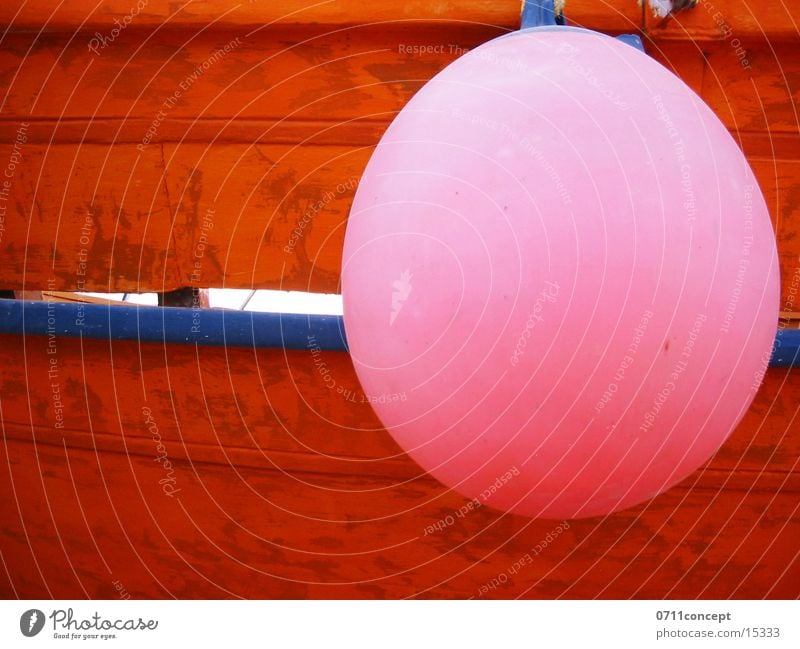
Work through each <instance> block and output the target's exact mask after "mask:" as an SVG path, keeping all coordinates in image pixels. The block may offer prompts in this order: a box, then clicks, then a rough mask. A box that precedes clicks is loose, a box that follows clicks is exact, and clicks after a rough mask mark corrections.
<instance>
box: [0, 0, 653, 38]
mask: <svg viewBox="0 0 800 649" xmlns="http://www.w3.org/2000/svg"><path fill="white" fill-rule="evenodd" d="M520 5H521V3H520V0H470V1H469V2H429V1H428V0H407V1H405V2H363V1H361V0H333V1H330V2H309V1H308V0H281V1H280V2H277V1H273V2H241V3H238V4H233V5H232V3H230V2H226V1H225V0H202V1H200V0H197V1H193V2H191V1H190V2H185V3H184V2H182V3H179V4H176V3H172V2H168V1H167V0H150V1H149V2H147V4H146V6H145V7H144V8H142V9H141V10H139V11H136V12H135V15H134V16H133V17H132V20H130V22H129V25H130V27H128V28H137V27H138V28H140V29H141V28H154V27H159V26H162V25H164V26H169V27H172V28H176V27H177V28H181V27H183V28H185V27H193V26H204V25H207V24H209V23H213V24H214V27H215V29H218V30H221V29H230V28H236V27H243V26H247V27H261V26H264V25H274V24H316V23H322V24H326V25H350V24H353V23H358V24H367V23H373V22H396V21H408V22H415V23H418V22H422V21H435V22H442V23H455V24H458V25H463V24H465V23H466V24H470V23H477V24H489V25H501V26H504V27H507V28H510V29H517V28H518V27H519V13H520ZM135 7H136V2H130V0H105V1H104V2H100V3H97V4H96V6H92V5H90V4H89V3H87V2H85V1H84V0H65V1H64V2H59V3H58V5H57V6H56V7H54V6H53V3H51V2H48V1H47V0H9V1H8V2H6V3H4V4H3V5H2V6H0V25H3V26H5V25H12V26H13V27H16V28H17V29H21V28H25V27H27V28H31V27H35V28H37V29H42V28H44V29H45V30H49V31H68V32H73V31H75V30H76V29H77V28H78V27H81V28H82V29H85V30H86V29H89V30H91V29H97V28H103V27H106V28H108V29H110V28H111V27H113V26H114V24H113V19H114V17H118V18H119V19H120V20H121V19H123V18H124V17H125V16H126V15H131V14H132V13H134V8H135ZM569 10H570V19H571V21H572V23H573V24H576V25H589V26H592V27H593V28H594V29H601V30H608V31H613V30H626V29H632V28H635V27H636V26H638V25H640V24H641V20H642V10H641V8H640V7H639V6H638V5H637V2H636V0H622V1H621V2H613V3H612V2H596V1H595V0H570V5H569Z"/></svg>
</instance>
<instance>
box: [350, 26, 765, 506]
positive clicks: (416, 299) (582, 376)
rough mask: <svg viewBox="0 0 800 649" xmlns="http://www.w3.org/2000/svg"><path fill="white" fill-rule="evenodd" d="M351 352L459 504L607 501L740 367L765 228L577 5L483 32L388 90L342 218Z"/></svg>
mask: <svg viewBox="0 0 800 649" xmlns="http://www.w3.org/2000/svg"><path fill="white" fill-rule="evenodd" d="M342 293H343V299H344V319H345V327H346V331H347V337H348V341H349V345H350V350H351V354H352V357H353V361H354V363H355V368H356V372H357V373H358V377H359V379H360V381H361V384H362V386H363V388H364V391H365V392H366V394H367V395H368V396H369V398H370V401H371V402H372V404H373V406H374V408H375V410H376V412H377V414H378V416H379V417H380V419H381V421H382V422H383V424H384V425H385V426H386V428H387V429H388V430H389V432H390V433H391V434H392V436H393V437H394V438H395V439H396V440H397V442H398V443H399V444H400V446H402V448H403V449H404V450H405V451H407V452H408V453H409V455H411V457H413V458H414V460H416V461H417V462H418V463H419V464H420V466H422V467H423V468H424V469H425V470H426V471H428V472H430V473H431V474H432V475H433V476H435V477H436V478H438V479H439V480H440V481H441V482H443V483H444V484H445V485H447V486H448V487H451V488H453V489H455V490H457V491H458V492H460V493H461V494H463V495H464V496H466V497H468V498H475V499H477V500H478V501H479V502H480V503H481V504H486V505H490V506H492V507H495V508H499V509H502V510H506V511H509V512H513V513H516V514H523V515H526V516H534V517H547V518H573V517H575V518H577V517H586V516H595V515H601V514H608V513H610V512H614V511H617V510H620V509H623V508H626V507H629V506H632V505H634V504H637V503H641V502H643V501H646V500H648V499H650V498H652V497H653V496H655V495H657V494H659V493H661V492H663V491H665V490H666V489H668V488H669V487H671V486H672V485H674V484H676V483H677V482H679V481H680V480H682V479H683V478H685V477H686V476H687V475H689V474H690V473H692V472H693V471H694V470H696V469H697V468H698V467H699V466H701V465H702V464H703V462H705V461H706V460H708V459H709V458H710V457H711V456H712V455H713V454H714V453H715V452H716V451H717V449H719V447H720V446H721V445H722V444H723V442H724V441H725V439H726V438H727V437H728V435H729V434H730V433H731V432H732V431H733V429H734V428H735V427H736V425H737V423H738V422H739V421H740V419H741V418H742V416H743V415H744V413H745V411H746V410H747V408H748V406H749V404H750V402H751V401H752V399H753V397H754V395H755V393H756V390H757V389H758V386H759V384H760V380H761V377H762V376H763V373H764V371H765V368H766V366H767V363H768V360H769V356H770V350H771V346H772V344H773V341H774V337H775V331H776V323H777V319H778V301H779V287H778V266H777V252H776V248H775V237H774V234H773V231H772V227H771V224H770V219H769V215H768V212H767V208H766V205H765V203H764V199H763V197H762V195H761V192H760V190H759V188H758V185H757V183H756V180H755V178H754V176H753V174H752V172H751V170H750V167H749V166H748V164H747V161H746V159H745V158H744V156H743V155H742V152H741V151H740V150H739V148H738V147H737V145H736V143H735V142H734V140H733V139H732V137H731V136H730V134H729V133H728V131H727V130H726V128H725V127H724V126H723V124H722V123H721V122H720V121H719V119H717V117H716V116H715V115H714V113H713V112H712V111H711V110H710V109H709V108H708V107H707V106H706V105H705V104H704V103H703V101H702V100H701V99H700V98H698V96H697V95H696V94H695V93H694V92H692V91H691V90H690V89H689V88H688V87H687V86H686V85H685V84H684V83H683V81H681V80H680V79H679V78H678V77H676V76H674V75H673V74H672V73H670V72H669V71H667V70H666V69H665V68H664V67H662V66H661V65H660V64H659V63H657V62H655V61H654V60H652V59H651V58H649V57H648V56H646V55H645V54H642V53H641V52H639V51H638V50H636V49H635V48H633V47H631V46H629V45H627V44H624V43H621V42H620V41H618V40H616V39H614V38H610V37H607V36H604V35H601V34H597V33H594V32H588V31H584V30H578V29H568V28H556V29H531V30H525V31H521V32H517V33H514V34H510V35H508V36H503V37H501V38H497V39H495V40H493V41H490V42H488V43H486V44H484V45H482V46H480V47H478V48H476V49H475V50H473V51H471V52H469V53H468V54H466V55H465V56H463V57H461V58H460V59H458V60H457V61H455V62H454V63H452V64H451V65H450V66H448V67H447V68H446V69H445V70H443V71H442V72H441V73H440V74H438V75H437V76H436V77H434V78H433V79H432V80H431V81H430V82H429V83H428V84H426V85H425V87H424V88H422V90H420V91H419V92H418V93H417V95H416V96H415V97H414V98H413V99H412V100H411V101H410V102H409V103H408V105H407V106H406V107H405V108H404V109H403V110H402V111H401V112H400V114H399V115H398V116H397V118H396V119H395V120H394V122H393V123H392V125H391V126H390V127H389V129H388V130H387V132H386V134H385V135H384V137H383V139H382V140H381V142H380V144H379V145H378V147H377V149H376V151H375V153H374V155H373V156H372V159H371V160H370V162H369V165H368V167H367V169H366V171H365V173H364V176H363V178H362V181H361V184H360V186H359V189H358V193H357V195H356V199H355V202H354V204H353V208H352V211H351V215H350V220H349V223H348V226H347V234H346V240H345V249H344V261H343V268H342Z"/></svg>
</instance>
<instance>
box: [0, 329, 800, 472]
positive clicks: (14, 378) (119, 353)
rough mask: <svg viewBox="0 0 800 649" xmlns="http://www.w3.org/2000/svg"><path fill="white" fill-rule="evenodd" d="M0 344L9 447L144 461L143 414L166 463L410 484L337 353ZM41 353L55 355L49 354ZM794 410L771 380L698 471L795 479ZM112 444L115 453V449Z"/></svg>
mask: <svg viewBox="0 0 800 649" xmlns="http://www.w3.org/2000/svg"><path fill="white" fill-rule="evenodd" d="M0 342H2V343H3V344H2V345H0V363H2V367H4V368H6V369H5V371H4V374H3V376H2V378H1V379H0V380H2V383H0V393H1V394H2V395H3V402H2V408H3V413H4V423H5V426H6V427H7V435H9V436H12V437H14V438H16V439H24V440H27V441H32V434H33V433H34V432H35V433H36V435H37V436H38V435H44V434H45V432H46V431H47V430H48V429H49V430H50V431H52V435H55V437H52V436H51V437H47V438H46V439H47V440H49V442H50V443H56V442H58V441H60V439H61V437H64V438H65V439H68V440H71V439H73V437H72V436H74V440H75V444H76V445H77V446H82V447H86V445H87V444H88V443H91V442H92V440H93V439H97V440H104V441H103V442H102V443H103V444H105V446H104V447H103V448H106V449H107V450H113V451H125V450H127V448H128V447H127V444H128V443H132V442H131V440H135V439H138V440H144V442H143V443H144V446H143V447H139V446H137V447H136V448H137V449H139V451H140V452H147V448H148V447H150V452H151V453H152V452H154V451H153V448H152V446H153V444H152V439H151V435H150V434H149V433H148V426H149V424H148V423H146V421H145V420H146V419H147V417H146V416H145V415H144V414H143V411H144V409H145V408H146V409H148V411H149V412H150V417H151V418H152V419H154V420H155V422H156V426H157V428H158V431H159V435H160V436H161V438H162V439H163V440H164V443H165V444H166V445H167V446H168V448H170V453H171V454H176V457H184V458H187V459H196V460H197V461H203V462H211V461H217V462H222V463H225V462H226V460H225V458H224V457H222V456H220V455H219V448H220V447H222V448H225V449H239V450H241V452H242V453H243V454H242V455H240V456H237V457H238V458H239V460H241V461H242V462H245V463H246V464H248V465H251V466H255V467H258V468H263V469H270V470H272V469H275V468H276V466H277V467H279V468H280V467H281V466H282V465H281V464H280V462H287V463H288V464H287V465H286V468H287V469H288V468H291V469H293V470H301V469H302V468H303V467H304V466H305V470H307V471H312V470H313V471H318V472H324V473H341V474H350V473H352V472H353V471H354V466H359V467H360V464H361V463H363V462H366V463H373V462H374V463H381V462H383V461H384V460H391V461H392V462H391V463H390V464H389V465H387V466H386V467H384V468H383V469H381V470H375V471H370V474H372V473H376V474H377V475H380V474H381V471H384V470H385V471H387V473H388V474H390V475H397V476H399V477H403V479H407V478H410V477H415V476H418V475H419V470H418V469H417V468H416V467H415V466H414V465H413V464H404V463H406V462H407V460H406V459H405V458H404V455H403V453H402V451H401V450H400V449H399V448H398V447H397V445H396V444H395V443H394V441H393V440H392V438H391V437H390V436H389V435H388V434H387V433H386V432H385V431H384V430H383V429H382V427H381V425H380V423H379V421H378V420H377V419H376V417H375V415H374V413H373V411H372V408H371V407H370V405H369V402H368V400H367V399H366V397H365V396H364V394H363V392H362V391H361V389H360V387H359V384H358V380H357V378H356V376H355V372H354V370H353V367H352V364H351V361H350V358H349V356H348V355H347V354H344V353H340V352H315V351H314V349H313V346H312V345H310V346H309V349H308V350H281V349H246V348H225V347H216V348H212V347H202V348H195V347H193V346H189V345H167V346H164V345H158V344H141V345H140V344H137V343H136V342H135V341H110V342H109V341H101V340H90V339H84V340H83V341H81V340H80V339H75V338H62V337H56V339H55V342H53V343H51V341H50V340H49V339H48V338H45V337H38V336H28V337H26V338H24V339H23V340H22V341H20V339H19V338H15V337H14V336H8V335H3V336H0ZM51 345H53V346H51ZM51 349H55V350H56V352H55V353H48V352H50V350H51ZM23 354H24V356H23ZM22 358H24V359H25V360H26V364H24V363H23V362H22ZM52 359H56V365H57V372H56V373H55V374H56V377H55V378H53V376H51V374H52V373H51V372H50V369H51V367H52ZM54 383H57V384H58V394H59V397H60V399H59V400H60V402H61V408H62V410H61V412H60V419H59V418H57V416H56V414H57V413H56V412H55V409H54V406H53V396H52V395H53V384H54ZM398 398H402V395H399V397H398ZM798 408H800V381H798V370H792V369H788V368H773V369H770V370H769V371H768V372H767V375H766V379H765V383H764V385H763V386H762V389H761V390H760V392H759V393H758V395H757V397H756V400H755V401H754V403H753V405H752V407H751V408H750V411H749V413H748V414H747V416H746V417H745V419H744V421H743V423H742V424H741V425H740V427H739V428H738V429H737V430H736V431H735V432H734V434H733V436H732V437H731V439H730V440H729V441H728V442H727V443H726V445H725V446H724V447H723V449H722V450H721V451H720V452H719V453H718V454H717V456H715V458H714V459H712V461H711V462H710V463H709V465H708V468H709V469H710V470H713V471H726V472H728V473H730V472H731V471H733V470H734V469H735V470H736V471H750V472H753V473H755V474H758V473H760V472H765V471H767V472H770V471H774V472H778V473H784V474H786V473H793V472H795V471H797V469H798V466H799V465H798V458H800V423H799V422H798V420H797V415H798ZM189 422H190V423H189ZM59 423H60V425H57V424H59ZM87 433H91V437H90V438H88V439H89V441H88V442H87V438H85V437H84V436H85V435H86V434H87ZM120 438H121V439H122V440H123V441H124V443H125V444H126V446H125V447H124V448H120V447H119V446H115V445H114V444H115V443H117V444H118V443H119V441H117V442H115V441H114V440H115V439H116V440H119V439H120ZM43 439H44V438H43ZM54 440H55V442H54ZM97 443H98V444H99V443H100V441H98V442H97ZM142 448H144V450H142ZM195 452H196V453H199V455H198V456H197V457H195V456H194V455H192V453H195ZM237 452H238V451H237ZM275 453H277V455H275V456H274V457H273V454H275ZM401 458H403V459H401ZM304 462H305V463H307V464H305V465H304V464H303V463H304ZM354 462H355V465H354ZM396 462H400V463H401V465H397V464H396ZM276 463H277V465H276ZM360 470H361V469H360V468H357V469H355V471H357V472H358V471H360ZM708 480H709V481H710V482H709V483H708V484H707V486H708V485H718V484H719V481H718V476H716V475H711V476H710V477H709V478H708ZM792 480H795V478H792ZM745 484H749V483H745Z"/></svg>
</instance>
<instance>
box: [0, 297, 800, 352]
mask: <svg viewBox="0 0 800 649" xmlns="http://www.w3.org/2000/svg"><path fill="white" fill-rule="evenodd" d="M0 333H4V334H17V335H19V334H23V333H24V334H25V335H27V336H45V335H47V334H48V333H55V334H56V335H57V336H67V337H78V336H81V335H83V337H84V338H96V339H101V340H109V339H111V340H139V341H141V342H158V343H172V344H179V345H185V344H195V343H196V344H198V345H227V346H229V347H277V348H280V347H283V348H286V349H308V348H309V347H313V346H316V347H319V348H320V349H323V350H326V351H342V352H343V351H347V343H346V340H345V335H344V323H343V321H342V317H341V316H335V315H300V314H294V313H257V312H248V311H227V310H223V309H199V310H194V309H188V308H179V307H170V308H159V307H152V306H136V305H116V304H115V305H105V304H77V303H73V302H30V301H26V300H3V299H0ZM770 365H771V366H772V367H800V330H797V329H783V328H781V329H779V330H778V334H777V336H776V339H775V349H774V352H773V355H772V359H771V360H770Z"/></svg>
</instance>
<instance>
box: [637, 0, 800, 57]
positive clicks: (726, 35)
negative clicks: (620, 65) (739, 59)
mask: <svg viewBox="0 0 800 649" xmlns="http://www.w3.org/2000/svg"><path fill="white" fill-rule="evenodd" d="M794 10H795V7H794V6H793V4H792V3H791V2H786V0H759V1H758V2H753V0H698V2H697V6H695V7H694V9H691V10H686V11H682V12H680V13H678V14H675V15H673V16H670V17H669V18H668V19H666V20H664V19H662V18H659V17H658V16H656V15H655V14H654V12H652V11H646V12H645V22H644V27H645V30H646V32H647V33H648V35H649V36H650V37H651V38H654V39H658V40H666V39H676V40H685V39H691V40H694V41H699V40H726V41H728V42H730V41H734V40H735V39H739V40H754V39H757V40H770V41H773V42H774V41H777V40H790V39H797V38H798V36H800V31H798V23H797V17H796V15H795V12H794ZM735 47H736V46H735V45H734V49H735Z"/></svg>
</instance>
